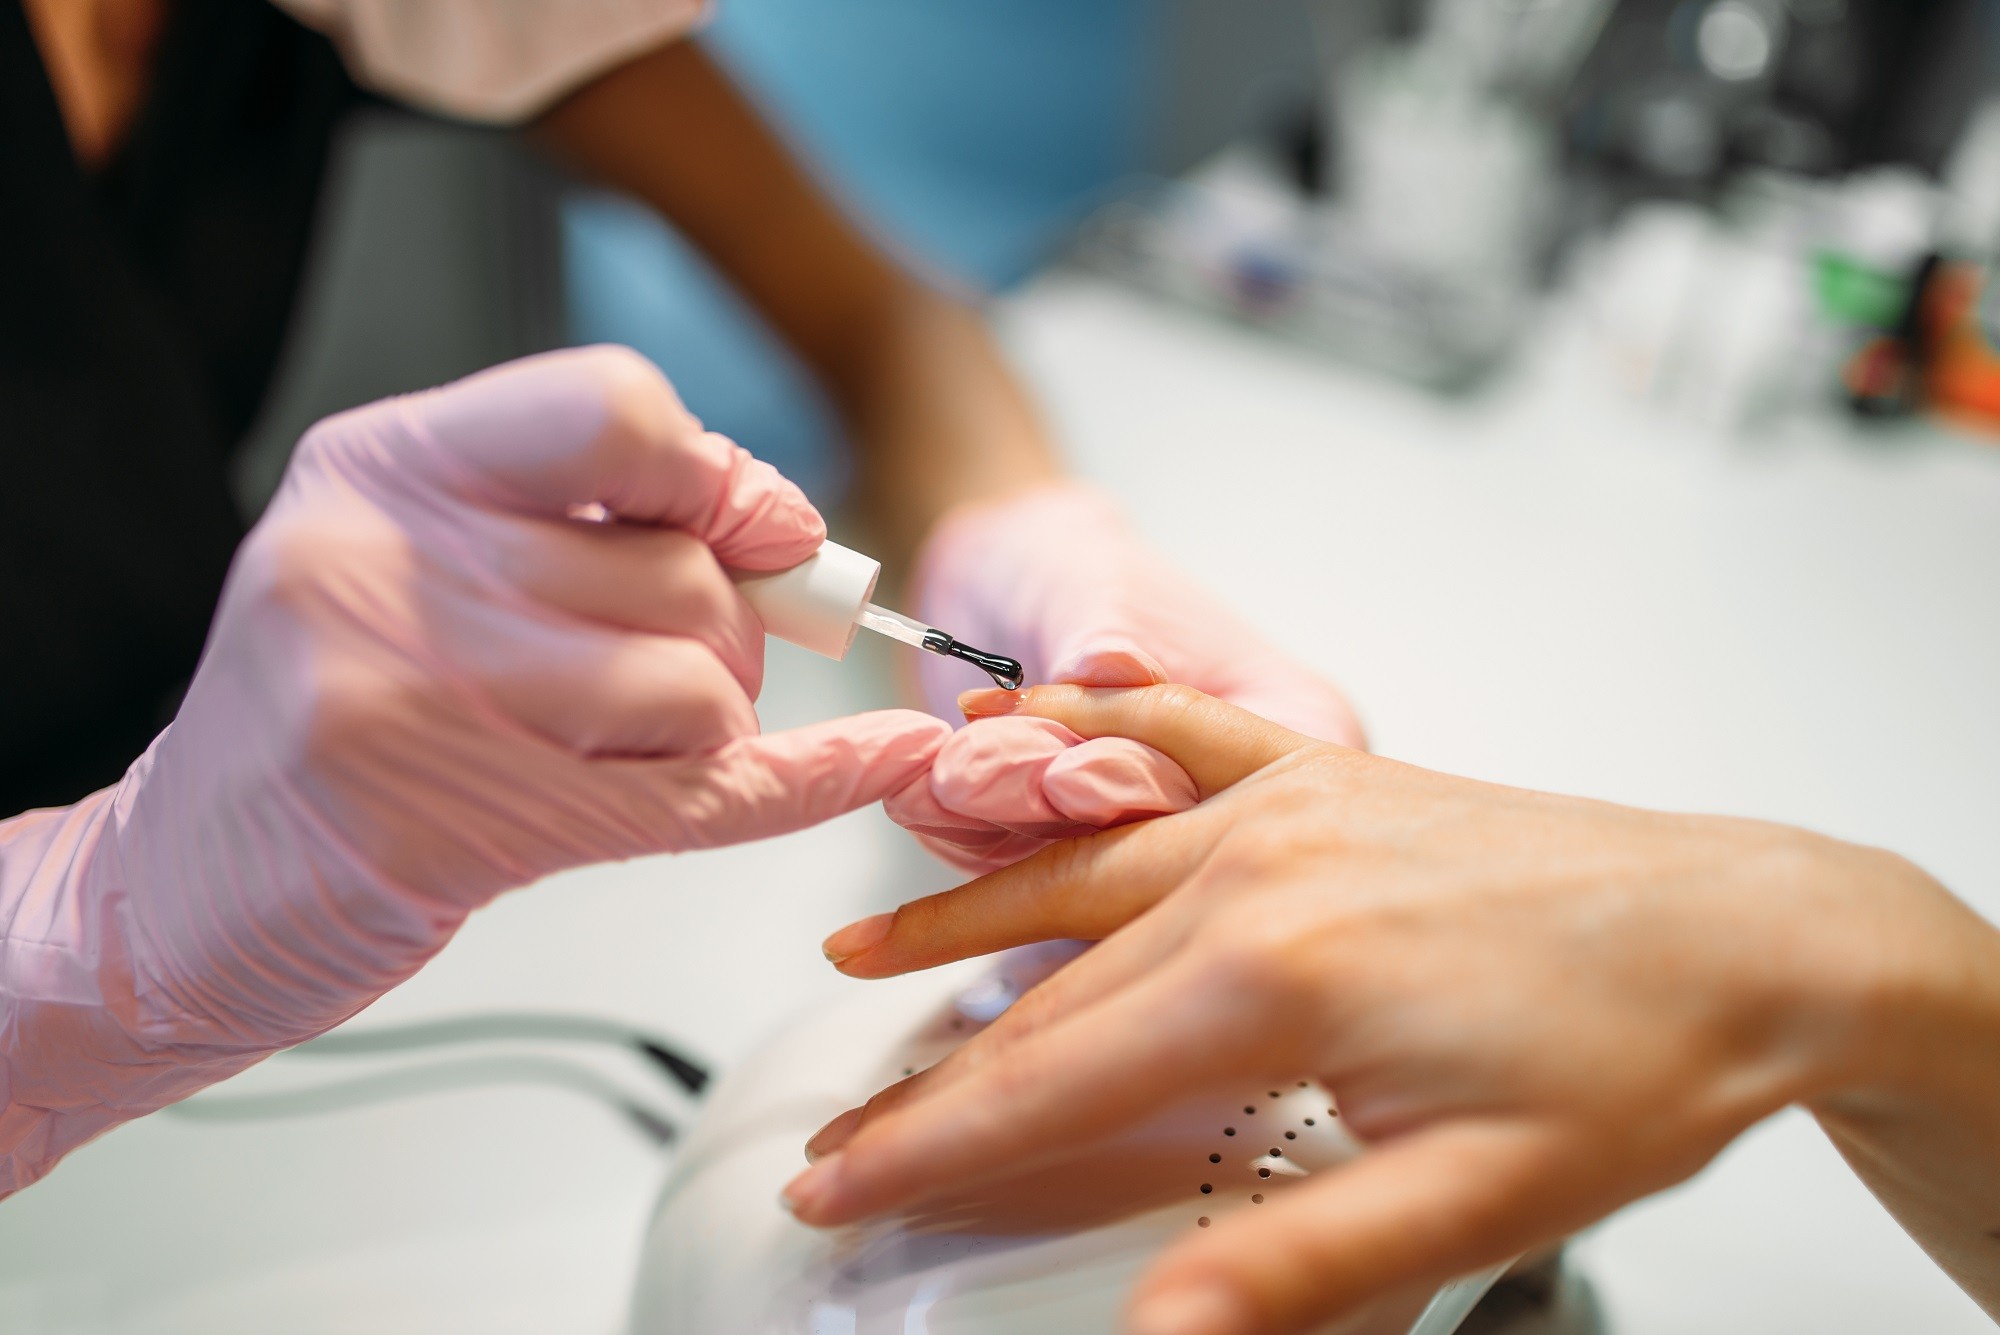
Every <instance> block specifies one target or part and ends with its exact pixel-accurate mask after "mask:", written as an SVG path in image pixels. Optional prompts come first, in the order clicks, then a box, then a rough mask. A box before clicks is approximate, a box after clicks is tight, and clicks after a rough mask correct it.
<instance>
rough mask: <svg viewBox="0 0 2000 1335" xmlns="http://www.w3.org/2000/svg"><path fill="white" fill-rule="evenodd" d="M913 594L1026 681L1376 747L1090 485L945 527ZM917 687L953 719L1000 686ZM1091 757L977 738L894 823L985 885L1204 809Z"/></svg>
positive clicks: (892, 810)
mask: <svg viewBox="0 0 2000 1335" xmlns="http://www.w3.org/2000/svg"><path fill="white" fill-rule="evenodd" d="M916 588H917V614H918V616H919V617H921V618H922V619H923V620H924V621H926V622H928V623H929V624H931V625H933V626H940V627H943V628H944V629H945V630H947V631H949V632H951V633H952V634H953V635H955V636H957V637H958V638H959V639H961V640H964V641H966V642H967V643H970V644H976V645H978V646H980V647H981V648H986V649H992V650H994V651H995V652H997V653H1004V654H1010V655H1013V656H1014V657H1017V658H1019V659H1020V660H1021V662H1022V665H1023V666H1024V667H1025V668H1026V669H1027V681H1028V682H1029V683H1035V682H1071V683H1076V684H1079V685H1085V686H1152V685H1157V684H1159V683H1161V682H1168V681H1173V682H1180V683H1182V684H1184V685H1188V686H1193V687H1195V688H1196V689H1198V690H1200V691H1202V692H1203V693H1204V694H1207V695H1213V696H1217V697H1219V698H1221V699H1223V700H1227V701H1229V702H1230V703H1231V704H1234V705H1238V706H1240V707H1242V708H1244V709H1247V710H1250V711H1251V712H1252V713H1255V714H1261V715H1263V716H1264V717H1265V718H1268V719H1271V720H1272V721H1274V722H1277V723H1281V724H1283V725H1284V726H1285V727H1287V728H1290V729H1292V730H1293V731H1295V732H1300V733H1303V734H1305V735H1306V736H1309V737H1315V738H1318V739H1320V740H1322V741H1329V742H1335V743H1338V744H1340V745H1342V746H1351V747H1360V746H1363V745H1365V742H1364V740H1363V737H1362V733H1361V726H1360V724H1359V723H1357V722H1356V721H1355V718H1354V713H1353V711H1352V710H1351V709H1350V708H1349V707H1348V704H1347V701H1346V700H1344V699H1343V698H1342V697H1341V695H1340V693H1339V692H1338V691H1336V690H1335V689H1334V688H1333V687H1332V686H1331V685H1330V684H1329V683H1327V682H1325V681H1322V680H1321V679H1320V678H1318V677H1316V676H1314V675H1313V674H1312V673H1311V672H1309V671H1307V670H1306V669H1305V668H1303V667H1301V666H1299V665H1298V664H1297V663H1294V662H1293V661H1292V660H1291V659H1289V658H1287V657H1286V656H1285V655H1284V654H1282V653H1280V652H1279V651H1278V650H1277V649H1276V648H1274V647H1272V645H1271V644H1270V643H1269V642H1268V641H1267V640H1265V639H1264V638H1263V637H1262V636H1260V635H1258V634H1257V633H1256V632H1255V631H1254V630H1252V629H1251V628H1250V627H1249V626H1247V625H1245V624H1244V623H1243V621H1242V620H1241V619H1240V618H1239V617H1237V616H1236V615H1235V614H1234V613H1233V612H1231V611H1230V610H1229V609H1228V608H1226V607H1224V606H1223V605H1222V604H1221V603H1220V602H1218V601H1217V600H1216V599H1215V598H1213V597H1211V596H1209V595H1208V594H1206V593H1204V592H1202V591H1201V589H1200V588H1199V587H1197V586H1196V585H1195V584H1194V583H1193V582H1192V581H1190V580H1189V579H1187V578H1186V577H1185V576H1183V575H1182V574H1180V573H1179V572H1178V571H1176V570H1175V569H1173V567H1172V566H1171V565H1169V564H1168V563H1167V562H1166V561H1165V560H1164V559H1163V558H1161V557H1160V555H1159V554H1158V553H1156V552H1154V551H1152V550H1151V549H1150V548H1148V547H1147V546H1146V545H1145V544H1144V543H1143V542H1141V541H1140V540H1139V538H1138V537H1137V535H1135V534H1134V533H1133V532H1132V531H1131V530H1130V529H1129V528H1128V527H1127V526H1126V524H1125V522H1124V520H1123V518H1122V517H1121V516H1120V515H1119V513H1118V510H1117V507H1116V506H1114V505H1113V504H1112V503H1111V502H1110V500H1109V499H1107V498H1106V497H1104V496H1103V495H1101V494H1099V493H1098V492H1096V491H1095V490H1093V489H1091V488H1089V487H1086V486H1083V485H1080V484H1076V483H1062V484H1057V485H1053V486H1048V487H1042V488H1038V489H1037V490H1034V491H1031V492H1027V493H1024V494H1022V495H1019V496H1015V497H1011V498H1009V499H1006V500H1002V501H997V502H993V503H990V504H984V505H974V506H967V507H964V508H961V509H959V510H956V511H953V512H952V513H950V514H948V515H946V516H945V517H944V519H942V520H941V521H939V523H938V525H937V527H936V528H935V529H934V530H933V531H932V533H931V536H930V538H929V540H928V541H926V543H925V544H924V549H923V551H922V552H921V554H920V555H919V557H918V562H917V571H916ZM919 672H920V673H921V674H922V682H923V688H924V696H925V699H926V702H927V703H928V704H929V706H930V708H931V710H932V712H934V713H936V714H938V715H939V716H940V717H943V718H952V717H956V716H957V713H958V711H957V708H956V703H955V702H956V699H957V696H958V693H959V692H960V691H963V690H966V689H968V688H973V687H984V686H987V685H989V684H990V683H988V682H987V681H986V679H985V678H984V677H982V676H981V675H980V674H979V673H978V672H977V670H975V669H973V668H970V667H968V666H966V665H965V664H962V663H959V662H956V661H954V660H950V659H944V658H937V657H934V656H930V655H926V656H924V658H923V660H922V662H921V663H920V665H919ZM1080 741H1081V739H1078V738H1075V737H1074V736H1073V735H1066V734H1065V730H1063V729H1061V728H1060V727H1059V726H1057V725H1050V724H1047V723H1046V722H1045V721H1040V720H1028V719H1022V718H1003V719H994V720H991V721H989V722H981V723H979V724H977V725H975V726H971V727H967V728H965V729H964V730H963V731H961V732H960V733H958V734H957V735H956V736H954V737H953V738H952V739H951V740H950V741H949V742H947V743H946V744H945V747H944V749H943V750H942V751H941V752H940V754H939V756H938V759H937V762H936V764H935V765H934V766H933V768H932V770H931V772H930V774H929V775H928V776H927V777H926V778H924V779H923V780H920V781H919V782H917V783H915V784H913V785H911V787H910V788H909V789H908V790H906V791H904V792H902V793H899V794H897V795H896V796H895V797H894V798H892V799H891V800H890V801H889V802H888V803H887V807H886V809H887V810H888V812H889V814H890V815H891V816H892V817H894V818H895V819H896V821H897V822H898V823H899V824H902V825H904V826H905V827H907V828H909V829H910V830H912V831H913V832H915V833H916V834H917V836H918V838H919V839H920V840H921V841H922V842H923V843H924V844H925V846H926V847H928V848H930V849H931V851H932V852H934V853H936V854H937V855H938V856H939V857H941V858H943V859H944V860H945V861H947V862H950V863H951V864H952V865H954V866H956V867H959V868H961V869H962V870H966V871H972V872H981V871H990V870H993V869H994V868H996V867H1002V866H1005V865H1007V864H1008V863H1011V862H1015V861H1018V860H1019V859H1021V858H1023V857H1026V856H1027V855H1028V854H1030V853H1032V852H1034V851H1035V850H1036V849H1038V848H1040V847H1042V846H1043V845H1045V844H1046V843H1048V842H1049V841H1050V840H1051V839H1055V838H1063V837H1068V836H1070V835H1074V834H1077V833H1083V832H1086V831H1088V830H1090V829H1102V828H1104V827H1106V826H1108V825H1116V824H1122V823H1124V822H1125V821H1129V820H1135V819H1139V818H1141V817H1144V816H1150V815H1160V814H1165V813H1168V812H1173V811H1179V810H1182V809H1184V808H1185V807H1187V806H1191V805H1193V802H1194V797H1193V792H1194V789H1193V785H1192V784H1191V783H1189V782H1188V779H1187V776H1186V775H1184V774H1182V773H1181V772H1180V770H1179V767H1178V766H1176V765H1174V763H1173V762H1172V761H1170V760H1168V759H1167V758H1166V757H1165V756H1163V755H1161V754H1160V753H1159V752H1157V751H1154V750H1152V749H1151V748H1150V747H1146V746H1143V745H1141V744H1139V743H1137V742H1131V741H1127V740H1126V739H1123V738H1104V739H1097V740H1093V741H1091V742H1089V743H1087V744H1083V745H1081V746H1079V745H1078V743H1079V742H1080ZM1069 748H1074V749H1073V750H1071V749H1069ZM1064 751H1067V753H1066V754H1060V755H1058V753H1059V752H1064Z"/></svg>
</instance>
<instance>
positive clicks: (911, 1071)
mask: <svg viewBox="0 0 2000 1335" xmlns="http://www.w3.org/2000/svg"><path fill="white" fill-rule="evenodd" d="M916 1073H917V1068H916V1067H914V1066H905V1067H904V1068H903V1078H904V1079H905V1080H907V1079H909V1078H910V1077H911V1076H913V1075H915V1074H916Z"/></svg>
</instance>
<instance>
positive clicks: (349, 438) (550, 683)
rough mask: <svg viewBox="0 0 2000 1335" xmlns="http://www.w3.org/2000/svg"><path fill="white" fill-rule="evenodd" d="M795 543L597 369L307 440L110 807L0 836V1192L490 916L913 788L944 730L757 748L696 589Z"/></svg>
mask: <svg viewBox="0 0 2000 1335" xmlns="http://www.w3.org/2000/svg"><path fill="white" fill-rule="evenodd" d="M598 507H601V511H600V510H599V509H598ZM582 513H588V514H597V515H602V514H606V513H608V515H609V516H612V517H615V518H616V519H617V520H619V521H621V522H617V523H608V522H604V523H599V522H585V520H584V519H583V518H580V517H578V516H579V515H580V514H582ZM824 532H825V530H824V528H823V526H822V524H821V521H820V518H819V516H818V515H817V514H816V513H815V512H814V511H813V509H812V507H811V505H810V504H809V503H808V502H807V501H806V499H805V497H804V496H803V495H802V494H800V492H799V491H798V490H797V489H796V488H795V487H793V486H792V485H791V484H790V483H788V482H786V481H785V480H784V479H783V478H781V477H779V476H778V474H777V473H776V472H774V471H773V470H772V469H771V468H770V467H769V466H768V465H765V464H762V463H758V462H756V461H754V460H752V459H751V458H750V457H749V456H748V455H747V454H745V453H744V452H743V451H742V450H740V449H738V448H737V447H736V446H734V445H732V444H730V443H729V442H728V441H726V440H724V439H723V438H722V437H720V436H716V435H712V434H707V433H705V432H704V431H703V430H702V428H701V424H700V423H699V422H697V421H696V420H695V419H694V418H693V417H692V416H690V415H689V414H688V412H687V411H686V410H685V409H684V408H683V407H682V406H681V404H680V402H679V400H678V399H676V398H675V396H674V394H673V391H672V390H671V389H670V388H668V386H667V383H666V381H665V380H663V379H662V378H661V377H660V375H659V373H658V372H657V371H655V370H653V368H652V367H651V366H650V365H648V364H647V363H645V362H644V361H642V360H640V359H639V358H638V357H637V356H636V355H635V354H632V353H629V352H625V351H623V350H619V349H605V348H600V349H588V350H582V351H575V352H566V353H556V354H552V355H549V356H545V357H538V358H532V359H530V360H527V361H524V362H519V363H515V364H513V365H510V366H505V367H502V368H499V369H497V370H493V371H489V372H486V373H484V374H482V375H477V376H474V377H472V378H470V379H468V380H463V381H460V382H459V383H457V384H455V385H451V386H448V387H446V388H444V389H440V390H436V391H433V392H430V393H427V394H419V395H415V396H412V397H409V398H404V399H398V400H393V401H390V402H385V403H379V404H375V405H372V406H370V407H366V408H361V409H357V410H355V411H353V412H349V413H346V414H343V415H341V416H339V417H335V418H331V419H329V420H328V421H325V422H322V423H321V424H320V425H319V426H317V427H315V428H314V429H313V430H312V431H311V432H310V433H309V434H308V435H307V436H306V437H305V439H304V440H303V441H301V442H300V445H299V448H298V452H297V455H296V457H295V458H294V460H293V462H292V466H291V469H290V471H289V473H288V474H287V476H286V478H285V482H284V484H283V486H282V488H281V489H280V491H279V494H278V496H277V499H276V500H275V501H274V502H273V503H272V505H271V508H270V511H269V513H268V514H267V515H266V516H265V518H264V520H263V521H262V522H261V523H260V524H258V526H257V527H256V529H255V530H253V531H252V533H251V534H250V536H249V537H248V538H247V539H246V541H245V542H244V545H243V547H242V549H241V550H240V551H239V552H238V554H237V557H236V560H235V563H234V565H233V566H232V568H231V571H230V575H229V580H228V583H227V585H226V587H225V589H224V592H223V597H222V602H221V606H220V609H219V611H218V613H217V616H216V621H215V625H214V628H213V630H212V631H211V633H210V636H209V642H208V647H207V650H206V652H205V654H204V656H203V659H202V663H201V667H200V669H199V670H198V671H197V673H196V674H195V678H194V681H193V684H192V685H191V687H190V689H189V691H188V695H187V699H186V702H185V704H184V705H183V707H182V709H181V711H180V714H179V716H178V717H177V718H176V719H175V720H174V722H173V724H172V726H171V727H169V728H168V729H167V730H166V731H165V732H163V733H162V734H160V736H159V738H158V739H157V740H156V741H155V742H154V744H153V746H152V747H151V749H149V750H148V751H147V753H146V754H145V755H144V756H143V757H141V758H140V759H139V761H138V762H137V763H135V764H134V765H133V766H132V768H131V770H130V771H129V772H128V773H127V775H126V777H125V779H124V780H123V782H121V783H120V784H119V785H118V786H117V787H115V788H112V789H107V790H105V791H103V792H100V793H97V794H95V795H94V796H92V797H90V798H88V799H86V800H85V801H83V802H81V803H79V804H78V805H76V806H75V807H71V808H66V809H61V810H54V811H44V812H36V813H32V814H30V815H27V816H23V817H20V818H18V819H16V820H13V821H9V822H7V823H5V824H4V825H0V1195H4V1194H6V1193H7V1192H10V1191H13V1190H16V1189H18V1188H20V1187H22V1186H25V1185H26V1184H27V1183H29V1182H32V1181H34V1180H35V1179H36V1178H38V1177H39V1176H41V1175H42V1174H43V1173H44V1172H46V1171H47V1170H48V1169H49V1168H50V1167H51V1166H52V1165H53V1164H54V1163H55V1161H56V1160H57V1159H59V1158H60V1157H61V1156H62V1155H63V1154H64V1153H66V1152H67V1151H69V1150H71V1149H73V1148H75V1147H76V1146H77V1145H80V1144H82V1143H83V1142H84V1141H86V1140H88V1139H90V1138H91V1137H93V1136H95V1135H97V1134H99V1133H100V1132H102V1131H104V1130H106V1129H107V1128H109V1127H111V1126H113V1125H115V1124H117V1123H118V1122H120V1121H123V1120H126V1119H129V1118H132V1117H135V1116H138V1115H140V1114H142V1113H145V1112H148V1111H151V1110H152V1109H155V1108H158V1107H160V1106H162V1105H164V1104H166V1103H170V1102H172V1101H174V1100H176V1099H179V1098H181V1097H184V1096H185V1095H187V1094H189V1093H191V1092H192V1091H194V1090H195V1089H197V1088H199V1087H201V1086H202V1085H205V1084H208V1083H210V1082H212V1081H214V1080H218V1079H221V1078H222V1077H224V1076H227V1075H231V1074H234V1073H235V1072H237V1071H239V1070H241V1069H243V1068H244V1067H246V1066H249V1065H250V1064H252V1063H253V1062H255V1061H257V1060H259V1059H260V1058H262V1057H264V1056H265V1055H267V1054H269V1053H270V1052H272V1051H274V1050H275V1049H277V1048H280V1047H284V1046H286V1045H288V1044H292V1043H296V1042H299V1041H301V1040H303V1039H305V1038H309V1037H311V1036H312V1035H314V1034H317V1033H320V1032H321V1031H323V1030H325V1029H328V1028H330V1027H332V1026H333V1025H335V1024H337V1023H339V1022H340V1021H341V1020H343V1019H345V1018H347V1017H348V1016H350V1015H352V1014H353V1013H355V1012H356V1011H358V1010H360V1009H361V1008H362V1007H363V1006H365V1005H367V1004H368V1002H370V1001H372V1000H373V999H374V998H376V997H377V996H379V995H380V994H381V993H383V992H384V991H386V990H387V989H389V988H390V987H392V986H394V985H395V984H396V983H398V982H400V981H401V980H402V979H404V978H407V977H408V976H409V975H410V974H411V973H412V972H414V971H415V970H416V969H417V968H418V966H420V965H421V964H423V962H424V961H425V960H427V959H429V958H430V956H431V955H433V954H434V953H436V951H437V950H438V949H439V948H440V947H441V946H443V945H444V943H445V941H446V940H447V939H448V938H449V937H450V936H451V935H452V933H453V931H454V930H456V928H457V927H458V925H459V923H460V922H461V921H462V920H463V919H464V918H465V916H466V914H467V913H468V912H469V911H470V910H471V909H473V908H475V907H477V906H479V905H481V904H484V903H486V902H487V901H488V900H490V899H492V898H493V897H494V896H496V895H498V894H499V893H500V892H501V891H503V890H506V889H508V888H510V887H513V886H518V885H522V884H525V883H526V882H529V881H532V880H535V879H536V878H538V877H541V876H544V875H547V874H549V873H551V872H555V871H558V870H561V869H563V868H567V867H574V866H578V865H581V864H585V863H591V862H598V861H603V860H607V859H614V858H628V857H633V856H636V855H639V854H645V853H658V852H670V851H679V850H682V849H691V848H700V847H705V846H709V845H715V844H725V843H732V842H737V841H742V840H749V839H756V838H761V837H763V836H766V835H772V834H778V833H781V832H784V831H788V830H795V829H799V828H801V827H803V826H807V825H811V824H813V823H815V822H817V821H821V820H824V819H827V818H828V817H831V816H834V815H837V814H839V813H841V812H844V811H847V810H849V809H851V808H854V807H858V806H861V805H864V804H866V803H869V802H872V801H875V800H876V799H877V798H879V797H881V796H883V795H884V794H886V793H889V792H893V791H895V790H896V789H898V788H901V787H903V786H904V785H905V784H907V783H908V782H909V781H910V780H911V779H912V778H913V777H914V776H916V775H919V774H921V773H923V772H924V771H925V770H926V769H927V768H928V766H929V763H930V760H931V758H932V755H933V754H934V752H935V751H936V749H937V746H938V743H939V742H940V740H941V739H942V737H943V736H944V735H945V734H946V732H947V731H948V729H947V728H946V727H945V725H943V724H941V723H940V722H938V721H937V720H935V719H932V718H929V717H927V716H925V715H922V714H919V713H915V712H913V711H901V710H898V711H886V712H882V713H877V714H868V715H861V716H857V717H853V718H845V719H839V720H835V721H833V722H830V723H824V724H819V725H816V726H813V727H808V728H802V729H798V730H796V731H793V732H784V733H777V734H774V735H771V736H759V735H758V732H757V718H756V714H755V712H754V711H753V709H752V707H751V701H752V699H753V698H754V697H755V696H756V693H757V690H758V687H759V684H760V679H761V674H762V666H763V636H762V628H761V627H760V625H759V624H758V621H757V618H756V616H755V614H754V613H753V612H752V611H751V610H750V608H749V607H748V606H747V605H746V604H745V603H744V602H743V601H742V599H741V598H740V597H739V596H738V595H737V593H736V591H735V586H734V585H733V584H732V583H731V582H730V581H729V579H728V577H727V576H726V575H725V574H724V573H723V567H724V566H725V565H727V566H734V567H740V568H744V569H753V570H755V569H780V568H783V567H785V566H788V565H792V564H794V563H796V562H798V561H800V560H802V559H803V558H804V557H806V556H807V555H809V554H810V553H811V552H812V551H813V549H814V548H815V547H816V546H817V545H818V544H819V542H820V541H821V540H822V538H823V536H824Z"/></svg>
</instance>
